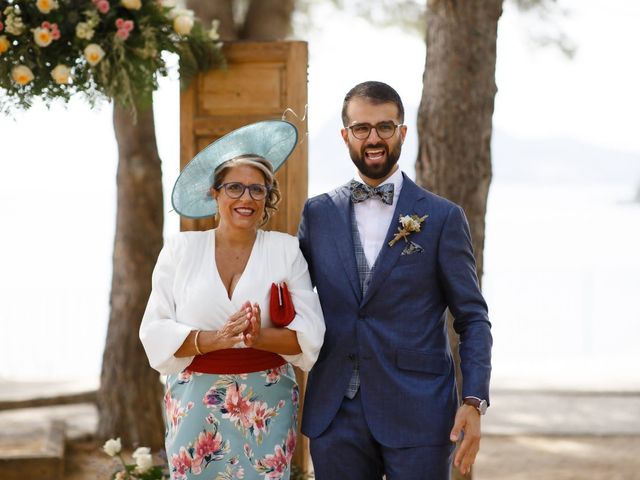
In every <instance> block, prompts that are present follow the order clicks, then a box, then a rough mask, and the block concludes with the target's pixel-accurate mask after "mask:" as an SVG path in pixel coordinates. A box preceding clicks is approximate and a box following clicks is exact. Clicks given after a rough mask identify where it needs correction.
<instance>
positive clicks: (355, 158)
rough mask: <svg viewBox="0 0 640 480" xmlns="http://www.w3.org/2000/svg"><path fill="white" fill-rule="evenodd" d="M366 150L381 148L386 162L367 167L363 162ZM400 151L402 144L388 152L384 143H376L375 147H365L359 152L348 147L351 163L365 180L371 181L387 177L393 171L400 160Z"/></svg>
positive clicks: (387, 147)
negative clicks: (369, 179)
mask: <svg viewBox="0 0 640 480" xmlns="http://www.w3.org/2000/svg"><path fill="white" fill-rule="evenodd" d="M367 148H382V149H384V151H385V153H386V157H387V158H386V161H385V162H384V163H382V164H380V165H374V166H370V165H367V164H366V162H365V160H364V155H365V154H364V151H365V150H366V149H367ZM401 151H402V144H401V143H400V142H398V143H397V145H396V146H395V148H394V149H393V150H392V151H389V146H388V145H387V144H386V143H377V144H375V145H371V144H369V145H365V146H363V147H362V149H361V150H356V149H355V148H353V146H351V145H349V155H351V161H352V162H353V164H354V165H355V166H356V168H357V169H358V171H360V173H361V174H362V175H364V176H365V177H367V178H371V179H373V180H379V179H381V178H384V177H386V176H387V175H389V172H390V171H391V170H392V169H393V167H394V166H395V164H396V163H398V159H400V152H401Z"/></svg>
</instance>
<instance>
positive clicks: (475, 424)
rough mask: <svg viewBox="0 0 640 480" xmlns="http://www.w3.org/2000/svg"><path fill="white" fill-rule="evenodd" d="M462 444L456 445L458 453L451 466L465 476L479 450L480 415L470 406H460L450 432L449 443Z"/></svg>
mask: <svg viewBox="0 0 640 480" xmlns="http://www.w3.org/2000/svg"><path fill="white" fill-rule="evenodd" d="M461 432H464V434H463V435H462V437H463V438H462V442H461V443H460V444H459V445H458V451H457V452H456V456H455V458H454V459H453V464H454V465H455V466H456V467H457V468H458V470H460V473H462V474H463V475H466V474H467V473H469V472H470V471H471V466H472V465H473V462H475V460H476V455H477V454H478V451H479V450H480V413H479V412H478V410H476V408H475V407H473V406H471V405H462V406H461V407H460V408H459V409H458V412H457V413H456V419H455V422H454V424H453V429H452V430H451V437H450V438H451V441H452V442H457V441H458V440H459V439H460V436H461V435H460V434H461Z"/></svg>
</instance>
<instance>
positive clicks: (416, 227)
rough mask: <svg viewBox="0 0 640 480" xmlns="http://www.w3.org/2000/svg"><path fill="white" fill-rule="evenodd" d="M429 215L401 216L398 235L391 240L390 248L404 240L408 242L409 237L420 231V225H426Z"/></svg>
mask: <svg viewBox="0 0 640 480" xmlns="http://www.w3.org/2000/svg"><path fill="white" fill-rule="evenodd" d="M428 216H429V215H425V216H424V217H419V216H418V215H415V214H414V215H400V226H399V227H398V233H396V236H395V237H393V238H392V239H391V241H390V242H389V246H390V247H393V246H394V245H395V243H396V242H397V241H398V240H400V239H401V238H404V241H405V242H408V241H409V240H407V237H408V236H409V235H411V234H412V233H413V232H419V231H420V225H422V224H423V223H424V221H425V220H426V219H427V217H428Z"/></svg>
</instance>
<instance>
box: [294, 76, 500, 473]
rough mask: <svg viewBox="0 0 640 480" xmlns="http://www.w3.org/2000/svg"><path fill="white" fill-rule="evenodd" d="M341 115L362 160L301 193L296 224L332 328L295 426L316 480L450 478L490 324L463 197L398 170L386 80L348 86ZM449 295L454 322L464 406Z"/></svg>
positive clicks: (392, 94)
mask: <svg viewBox="0 0 640 480" xmlns="http://www.w3.org/2000/svg"><path fill="white" fill-rule="evenodd" d="M342 121H343V125H344V128H343V129H342V131H341V133H342V138H343V139H344V142H345V145H346V146H347V148H348V150H349V154H350V155H351V159H352V161H353V163H354V164H355V166H356V167H357V169H358V172H357V174H356V177H355V179H354V180H353V181H351V182H349V183H347V184H346V185H344V186H342V187H339V188H338V189H336V190H334V191H332V192H330V193H327V194H324V195H320V196H318V197H315V198H312V199H310V200H308V201H307V203H306V204H305V207H304V212H303V216H302V221H301V224H300V229H299V232H298V236H299V239H300V247H301V249H302V252H303V253H304V255H305V257H306V259H307V261H308V263H309V269H310V272H311V278H312V281H313V283H314V285H315V286H316V287H317V290H318V294H319V295H320V302H321V304H322V310H323V313H324V316H325V322H326V327H327V330H326V333H325V340H324V345H323V347H322V350H321V352H320V356H319V358H318V361H317V363H316V364H315V366H314V368H313V369H312V371H311V373H310V375H309V379H308V384H307V391H306V397H305V406H304V418H303V422H302V431H303V433H304V434H305V435H307V436H308V437H309V438H310V439H311V456H312V459H313V464H314V469H315V475H316V478H317V479H318V480H342V479H345V480H359V479H361V480H373V479H376V480H377V479H381V478H382V476H383V475H386V479H387V480H410V479H421V480H422V479H429V480H433V479H435V480H445V479H448V478H449V474H450V469H451V462H452V458H453V449H454V446H455V445H454V443H452V442H456V441H458V440H460V439H462V441H461V444H460V447H459V449H458V452H457V453H456V455H455V459H454V460H453V463H454V464H455V465H456V466H457V467H458V468H459V469H460V471H461V472H463V473H466V472H468V471H469V469H470V468H471V465H472V464H473V462H474V459H475V456H476V454H477V452H478V449H479V444H480V414H481V413H484V412H485V410H486V406H487V402H488V400H489V377H490V371H491V345H492V337H491V332H490V327H491V325H490V323H489V320H488V316H487V306H486V303H485V301H484V299H483V297H482V294H481V293H480V289H479V287H478V279H477V276H476V267H475V260H474V257H473V251H472V246H471V237H470V234H469V227H468V224H467V221H466V218H465V216H464V213H463V211H462V209H461V208H460V207H458V206H457V205H455V204H453V203H451V202H449V201H447V200H445V199H443V198H441V197H438V196H436V195H434V194H432V193H430V192H428V191H426V190H423V189H422V188H420V187H418V186H417V185H416V184H415V183H413V182H412V181H411V180H410V179H409V178H407V176H406V175H404V174H403V173H402V172H401V171H400V170H399V168H398V165H397V162H398V158H399V157H400V152H401V150H402V143H403V141H404V138H405V136H406V133H407V127H406V126H405V125H403V121H404V108H403V106H402V101H401V99H400V97H399V95H398V94H397V92H396V91H395V90H394V89H393V88H391V87H390V86H388V85H386V84H384V83H380V82H365V83H362V84H359V85H357V86H355V87H354V88H353V89H351V91H349V93H347V95H346V97H345V99H344V104H343V109H342ZM401 217H402V218H401ZM447 308H448V309H449V310H450V311H451V313H452V314H453V316H454V318H455V322H454V327H455V330H456V332H457V333H458V334H459V335H460V356H461V364H462V373H463V377H464V384H463V389H462V397H463V399H464V400H463V403H462V405H461V406H459V407H458V400H457V391H456V385H455V375H454V364H453V361H452V356H451V351H450V350H449V346H448V339H447V326H446V309H447Z"/></svg>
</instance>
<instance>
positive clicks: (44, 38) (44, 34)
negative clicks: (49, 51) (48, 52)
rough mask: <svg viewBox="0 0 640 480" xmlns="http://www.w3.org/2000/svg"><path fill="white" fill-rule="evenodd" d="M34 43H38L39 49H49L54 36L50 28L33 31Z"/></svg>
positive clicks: (39, 28)
mask: <svg viewBox="0 0 640 480" xmlns="http://www.w3.org/2000/svg"><path fill="white" fill-rule="evenodd" d="M33 41H34V42H36V45H38V46H39V47H48V46H49V45H51V42H53V35H52V34H51V30H49V29H48V28H42V27H38V28H34V29H33Z"/></svg>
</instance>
